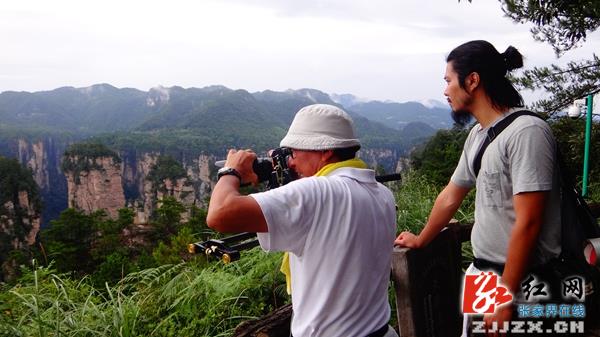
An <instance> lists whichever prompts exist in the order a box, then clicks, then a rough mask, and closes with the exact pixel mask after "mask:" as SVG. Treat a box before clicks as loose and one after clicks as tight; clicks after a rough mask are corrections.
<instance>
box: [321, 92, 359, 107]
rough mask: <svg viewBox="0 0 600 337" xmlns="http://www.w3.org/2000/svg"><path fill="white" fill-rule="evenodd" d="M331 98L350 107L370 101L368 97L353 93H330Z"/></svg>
mask: <svg viewBox="0 0 600 337" xmlns="http://www.w3.org/2000/svg"><path fill="white" fill-rule="evenodd" d="M329 97H331V100H332V101H334V102H336V103H337V104H340V105H342V106H343V107H344V108H346V109H348V108H350V107H352V106H353V105H356V104H360V103H365V102H368V101H369V100H368V99H365V98H361V97H356V96H354V95H352V94H330V95H329Z"/></svg>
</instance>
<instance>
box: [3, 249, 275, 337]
mask: <svg viewBox="0 0 600 337" xmlns="http://www.w3.org/2000/svg"><path fill="white" fill-rule="evenodd" d="M280 260H281V255H279V254H268V255H267V254H266V253H263V252H261V251H260V250H258V249H254V250H252V251H249V252H247V253H246V254H245V256H244V259H243V260H241V261H238V262H236V263H235V264H230V265H222V264H212V265H210V266H208V267H206V266H205V265H202V266H199V265H197V264H194V263H180V264H177V265H164V266H161V267H158V268H152V269H146V270H143V271H141V272H137V273H133V274H130V275H129V276H127V277H125V278H124V279H123V280H122V281H121V282H120V283H119V284H117V285H115V286H107V287H105V290H104V291H100V290H99V289H95V288H93V287H92V286H91V285H90V283H89V282H88V279H85V278H84V279H83V280H81V281H74V280H72V279H71V278H69V277H66V276H64V275H57V274H55V272H54V271H53V270H52V269H50V268H36V269H34V270H33V271H31V272H28V273H26V274H25V275H24V276H23V277H22V278H21V280H20V282H19V284H18V285H16V286H14V287H12V288H10V289H6V290H7V291H3V292H0V334H2V335H10V336H33V335H35V336H59V335H60V336H82V335H84V336H161V337H162V336H211V337H212V336H226V335H228V334H230V333H231V332H232V330H233V328H234V327H235V326H236V325H237V324H238V323H240V322H241V321H244V320H246V319H249V318H254V317H258V316H260V315H263V314H265V313H266V312H268V311H270V310H272V309H274V308H275V307H276V306H281V305H283V304H285V302H286V296H282V295H281V292H280V291H279V290H278V289H281V288H282V285H283V284H284V279H283V275H282V274H281V273H280V272H279V271H278V268H277V267H278V264H279V262H280Z"/></svg>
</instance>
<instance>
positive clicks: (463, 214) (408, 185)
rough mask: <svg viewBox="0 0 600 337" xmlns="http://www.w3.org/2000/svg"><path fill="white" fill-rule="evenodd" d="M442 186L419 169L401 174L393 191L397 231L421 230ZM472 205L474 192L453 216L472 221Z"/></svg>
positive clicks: (414, 231)
mask: <svg viewBox="0 0 600 337" xmlns="http://www.w3.org/2000/svg"><path fill="white" fill-rule="evenodd" d="M443 187H444V186H443V185H438V184H436V183H435V182H433V181H432V180H431V179H430V178H429V177H428V176H426V175H425V174H423V173H421V172H419V171H409V172H408V173H406V174H404V175H403V176H402V185H401V187H400V189H399V190H397V191H396V192H395V196H396V206H397V207H398V211H397V213H398V220H397V222H396V223H397V225H398V232H399V233H400V232H402V231H410V232H412V233H419V232H420V231H421V229H422V228H423V226H425V223H426V222H427V218H428V216H429V213H430V212H431V209H432V208H433V204H434V202H435V199H436V198H437V196H438V194H439V193H440V192H441V191H442V188H443ZM474 207H475V194H474V193H469V194H468V195H467V197H466V198H465V200H464V201H463V203H462V205H461V207H460V208H459V210H458V211H457V213H456V214H455V215H454V218H455V219H456V220H458V221H459V222H460V223H473V221H474V218H473V212H474V210H475V208H474Z"/></svg>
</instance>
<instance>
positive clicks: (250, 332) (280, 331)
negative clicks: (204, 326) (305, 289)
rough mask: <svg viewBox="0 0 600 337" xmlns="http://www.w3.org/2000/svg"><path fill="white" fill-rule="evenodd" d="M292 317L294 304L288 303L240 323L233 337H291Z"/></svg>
mask: <svg viewBox="0 0 600 337" xmlns="http://www.w3.org/2000/svg"><path fill="white" fill-rule="evenodd" d="M291 319H292V305H291V304H287V305H284V306H282V307H280V308H278V309H277V310H274V311H271V312H270V313H268V314H266V315H264V316H262V317H260V318H258V319H254V320H251V321H245V322H242V323H240V325H238V326H237V327H236V328H235V332H234V333H233V335H232V336H231V337H289V336H290V324H291Z"/></svg>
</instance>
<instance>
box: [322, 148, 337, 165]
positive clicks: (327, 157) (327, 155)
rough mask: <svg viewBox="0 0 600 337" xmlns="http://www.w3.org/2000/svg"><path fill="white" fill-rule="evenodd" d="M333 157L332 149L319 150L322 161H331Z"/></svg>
mask: <svg viewBox="0 0 600 337" xmlns="http://www.w3.org/2000/svg"><path fill="white" fill-rule="evenodd" d="M334 159H335V155H334V154H333V150H325V151H322V152H321V161H322V162H324V163H331V162H332V161H333V160H334Z"/></svg>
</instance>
